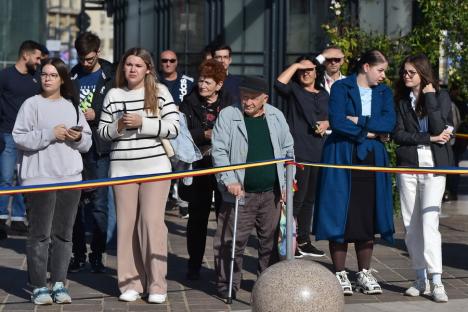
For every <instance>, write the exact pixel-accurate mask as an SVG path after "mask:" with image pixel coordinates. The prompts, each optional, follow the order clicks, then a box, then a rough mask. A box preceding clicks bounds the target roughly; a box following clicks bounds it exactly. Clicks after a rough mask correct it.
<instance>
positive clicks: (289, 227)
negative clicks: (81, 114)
mask: <svg viewBox="0 0 468 312" xmlns="http://www.w3.org/2000/svg"><path fill="white" fill-rule="evenodd" d="M466 136H467V138H468V135H466ZM279 163H284V164H285V166H286V212H287V213H286V248H287V252H286V258H287V259H288V260H291V259H293V257H294V250H293V237H294V233H293V218H294V217H293V187H294V186H293V182H294V167H298V168H303V167H304V166H312V167H319V168H334V169H342V170H343V169H344V170H364V171H373V172H385V173H407V174H468V168H467V167H427V168H417V167H411V168H410V167H377V166H358V165H334V164H324V163H308V162H295V161H294V159H292V158H280V159H271V160H265V161H258V162H250V163H243V164H235V165H230V166H223V167H213V168H207V169H201V170H186V171H177V172H170V173H159V174H149V175H137V176H125V177H118V178H108V179H98V180H86V181H79V182H67V183H54V184H43V185H30V186H14V187H1V188H0V195H14V194H19V193H33V192H48V191H59V190H77V189H88V188H97V187H105V186H113V185H121V184H130V183H145V182H156V181H163V180H172V179H182V178H186V177H195V176H203V175H210V174H216V173H221V172H225V171H232V170H240V169H248V168H254V167H261V166H268V165H274V164H279Z"/></svg>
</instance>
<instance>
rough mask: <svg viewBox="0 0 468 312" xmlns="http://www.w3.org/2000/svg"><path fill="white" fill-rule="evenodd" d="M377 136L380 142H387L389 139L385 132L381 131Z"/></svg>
mask: <svg viewBox="0 0 468 312" xmlns="http://www.w3.org/2000/svg"><path fill="white" fill-rule="evenodd" d="M378 137H379V140H380V141H382V143H387V142H388V141H390V134H388V133H385V134H383V133H381V134H379V135H378Z"/></svg>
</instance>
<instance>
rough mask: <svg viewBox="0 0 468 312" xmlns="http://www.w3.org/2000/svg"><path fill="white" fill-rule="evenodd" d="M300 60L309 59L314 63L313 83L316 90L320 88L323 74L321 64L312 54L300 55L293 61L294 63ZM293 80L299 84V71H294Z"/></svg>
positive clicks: (321, 87)
mask: <svg viewBox="0 0 468 312" xmlns="http://www.w3.org/2000/svg"><path fill="white" fill-rule="evenodd" d="M301 61H310V62H312V64H314V65H315V73H316V76H315V83H314V88H315V89H317V90H322V89H323V86H322V80H323V75H324V68H323V65H322V64H320V63H319V61H317V59H316V58H315V57H314V56H313V55H301V56H299V57H298V58H296V60H295V61H294V62H295V63H299V62H301ZM292 79H293V81H295V82H296V83H298V84H301V80H300V78H299V73H298V72H297V71H296V73H295V74H294V76H293V77H292Z"/></svg>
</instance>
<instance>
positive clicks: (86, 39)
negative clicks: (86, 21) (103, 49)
mask: <svg viewBox="0 0 468 312" xmlns="http://www.w3.org/2000/svg"><path fill="white" fill-rule="evenodd" d="M100 46H101V39H99V37H98V36H97V35H96V34H94V33H92V32H89V31H87V32H84V33H82V34H80V35H79V36H78V37H77V38H76V40H75V49H76V52H77V53H78V55H82V56H84V55H86V54H88V53H91V52H98V51H99V47H100Z"/></svg>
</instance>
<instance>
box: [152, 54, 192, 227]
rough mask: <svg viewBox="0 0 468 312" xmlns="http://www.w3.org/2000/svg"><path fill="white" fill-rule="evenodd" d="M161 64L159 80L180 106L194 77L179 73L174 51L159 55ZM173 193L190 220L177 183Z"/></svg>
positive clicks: (184, 217) (183, 213) (181, 209)
mask: <svg viewBox="0 0 468 312" xmlns="http://www.w3.org/2000/svg"><path fill="white" fill-rule="evenodd" d="M159 64H160V65H159V66H160V69H161V71H160V75H159V76H160V78H159V80H160V81H161V83H162V84H164V85H165V86H166V87H167V88H168V89H169V92H170V93H171V95H172V98H173V99H174V102H175V103H176V104H177V106H179V105H180V103H182V101H183V100H184V97H185V96H186V95H187V94H189V93H190V92H191V91H192V89H193V86H194V80H193V78H192V77H189V76H187V75H185V74H181V73H179V72H178V71H177V65H178V64H179V61H178V59H177V54H176V53H175V52H174V51H172V50H165V51H162V52H161V54H160V55H159ZM171 191H172V197H173V198H174V199H176V200H177V206H179V213H180V216H181V217H182V218H183V219H188V217H189V214H188V202H186V201H183V200H181V199H180V198H179V194H178V183H177V182H176V183H174V184H173V187H172V190H171Z"/></svg>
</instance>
